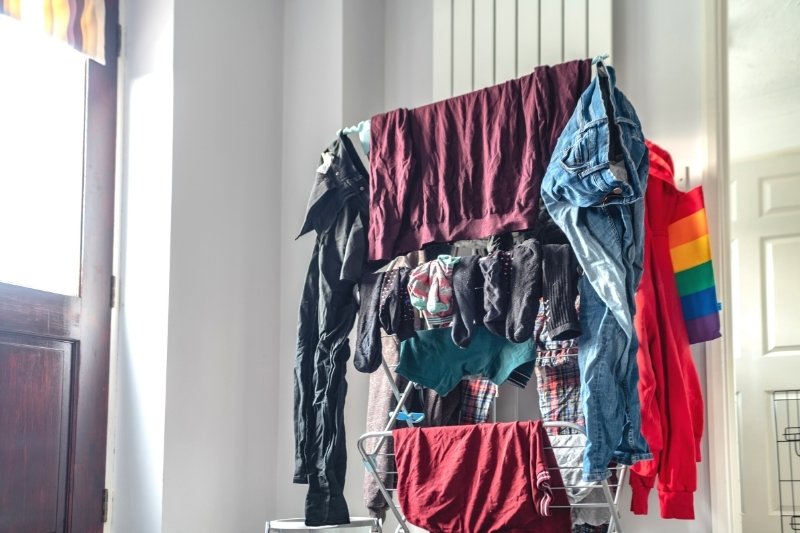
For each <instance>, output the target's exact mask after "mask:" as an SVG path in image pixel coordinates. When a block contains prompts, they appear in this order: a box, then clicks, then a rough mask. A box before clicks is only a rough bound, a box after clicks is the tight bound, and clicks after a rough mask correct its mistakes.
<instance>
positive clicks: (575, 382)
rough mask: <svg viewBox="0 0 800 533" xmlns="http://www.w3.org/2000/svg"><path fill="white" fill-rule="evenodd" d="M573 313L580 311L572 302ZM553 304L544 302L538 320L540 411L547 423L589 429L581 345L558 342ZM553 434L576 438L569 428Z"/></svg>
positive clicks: (552, 429)
mask: <svg viewBox="0 0 800 533" xmlns="http://www.w3.org/2000/svg"><path fill="white" fill-rule="evenodd" d="M572 307H573V309H574V308H575V307H576V304H575V300H573V301H572ZM551 311H552V308H551V306H550V302H549V301H547V300H542V303H541V305H540V306H539V313H538V315H537V316H536V328H535V329H536V331H535V334H534V341H535V343H536V367H535V370H536V386H537V391H538V393H539V411H540V412H541V413H542V420H544V421H546V422H559V421H560V422H572V423H574V424H578V425H579V426H585V425H586V424H585V421H584V418H583V409H582V407H581V378H580V371H579V369H578V341H577V340H576V339H569V340H556V339H554V338H553V336H552V335H551V333H550V329H549V328H550V322H551V320H550V314H551ZM547 431H548V432H550V433H558V434H572V433H573V432H574V430H573V429H570V428H566V427H558V428H548V429H547Z"/></svg>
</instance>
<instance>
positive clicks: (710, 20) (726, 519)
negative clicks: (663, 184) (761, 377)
mask: <svg viewBox="0 0 800 533" xmlns="http://www.w3.org/2000/svg"><path fill="white" fill-rule="evenodd" d="M705 16H706V21H705V27H706V32H705V33H706V34H705V48H706V53H705V61H706V65H705V66H706V68H705V75H706V79H705V94H704V100H705V108H706V131H707V135H708V150H707V153H708V164H707V165H706V169H705V175H704V176H703V183H704V185H705V187H704V193H705V195H706V207H707V210H708V213H707V214H708V219H709V225H710V230H711V235H712V247H713V250H714V270H715V273H716V277H717V280H716V281H717V288H718V291H719V294H718V297H719V298H720V299H721V301H722V314H721V318H722V338H721V339H719V340H716V341H713V342H709V343H706V409H707V412H708V417H707V420H708V424H707V425H708V457H706V458H704V459H705V460H707V461H708V463H709V476H710V484H711V487H710V491H711V528H712V531H714V533H729V532H730V533H741V531H742V509H741V477H740V472H739V439H738V432H737V420H736V392H735V391H736V389H735V384H734V373H733V349H732V343H731V332H732V322H731V313H732V312H734V310H733V309H731V308H730V305H731V275H730V268H731V263H730V261H731V258H730V215H729V208H730V173H729V165H730V159H729V151H728V142H729V141H728V139H729V137H728V117H729V115H728V2H727V0H710V1H709V2H706V13H705Z"/></svg>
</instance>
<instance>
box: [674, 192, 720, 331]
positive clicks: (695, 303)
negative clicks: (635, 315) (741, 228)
mask: <svg viewBox="0 0 800 533" xmlns="http://www.w3.org/2000/svg"><path fill="white" fill-rule="evenodd" d="M667 232H668V234H669V248H670V256H671V258H672V270H673V271H674V272H675V280H676V282H677V284H678V294H679V295H680V298H681V308H682V309H683V319H684V321H685V322H686V330H687V333H688V334H689V342H690V343H691V344H695V343H698V342H705V341H710V340H712V339H716V338H718V337H720V335H721V334H720V321H719V304H718V303H717V288H716V285H715V284H714V267H713V265H712V263H711V242H710V240H709V236H708V219H707V217H706V209H705V203H704V202H703V189H702V187H697V188H695V189H692V190H691V191H689V192H688V193H686V194H685V195H683V196H682V197H681V199H680V201H679V202H678V206H677V208H676V211H675V218H674V219H673V221H672V222H671V223H670V225H669V227H668V228H667Z"/></svg>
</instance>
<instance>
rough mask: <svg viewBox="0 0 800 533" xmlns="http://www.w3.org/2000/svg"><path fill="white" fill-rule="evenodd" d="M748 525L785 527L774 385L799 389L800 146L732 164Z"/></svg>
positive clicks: (739, 393)
mask: <svg viewBox="0 0 800 533" xmlns="http://www.w3.org/2000/svg"><path fill="white" fill-rule="evenodd" d="M731 176H732V179H733V180H734V183H733V185H734V187H733V188H732V190H735V192H736V193H735V195H733V196H732V198H733V199H732V201H733V202H734V205H732V206H731V207H732V209H731V211H732V213H735V217H734V219H733V220H732V221H731V238H732V240H733V242H732V247H731V251H732V258H731V260H732V263H733V264H732V269H731V273H732V288H733V297H734V300H733V302H732V304H733V305H732V307H733V326H734V327H733V341H734V342H733V346H734V357H735V359H734V365H735V373H736V391H737V406H738V410H739V439H740V440H739V442H740V448H741V450H740V453H741V477H742V480H741V481H742V513H743V516H742V525H743V531H744V532H751V531H753V532H755V531H758V532H762V531H763V532H765V533H766V532H772V531H775V532H777V531H780V530H781V529H780V527H781V526H780V516H779V515H780V497H779V490H778V484H779V482H778V472H777V455H776V453H777V452H776V449H777V447H776V444H775V439H776V428H775V423H776V422H775V420H776V418H775V416H774V415H773V401H772V399H773V395H772V393H773V392H774V391H779V390H786V389H800V334H799V333H798V331H800V329H798V324H800V311H799V309H800V308H798V305H797V302H798V298H800V277H798V275H797V271H798V266H800V194H798V192H797V191H798V187H800V154H794V155H780V156H779V155H774V156H769V157H764V158H761V159H758V160H751V161H746V162H738V163H737V162H734V163H732V165H731Z"/></svg>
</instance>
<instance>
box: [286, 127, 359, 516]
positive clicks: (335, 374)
mask: <svg viewBox="0 0 800 533" xmlns="http://www.w3.org/2000/svg"><path fill="white" fill-rule="evenodd" d="M318 170H319V172H318V173H317V175H316V180H315V183H314V188H313V189H312V191H311V198H310V200H309V202H308V209H307V211H306V217H305V221H304V223H303V227H302V229H301V230H300V235H304V234H306V233H308V232H310V231H312V230H313V231H315V232H316V234H317V238H316V241H315V244H314V251H313V253H312V256H311V263H310V265H309V267H308V275H307V276H306V281H305V286H304V288H303V296H302V299H301V301H300V313H299V319H298V329H297V356H296V360H295V369H294V434H295V468H294V477H293V481H294V482H295V483H302V484H308V485H309V488H308V495H307V496H306V506H305V509H306V515H305V517H306V524H307V525H309V526H321V525H332V524H346V523H348V522H349V521H350V515H349V512H348V509H347V502H345V499H344V494H343V488H344V479H345V471H346V468H347V452H346V449H345V435H344V400H345V395H346V392H347V383H346V381H345V367H346V364H347V360H348V359H349V358H350V343H349V341H348V335H349V334H350V330H351V329H353V324H354V323H355V318H356V309H357V303H356V298H355V295H354V289H355V286H356V284H357V283H358V281H359V280H360V279H361V274H362V272H363V269H364V265H365V262H366V230H365V225H366V221H367V193H366V187H367V172H366V169H365V168H364V167H363V165H362V164H361V161H360V160H359V159H358V155H357V153H356V152H355V148H354V147H353V145H352V144H351V142H350V140H349V139H348V138H347V137H346V136H340V137H338V138H337V139H336V140H335V141H334V142H333V143H332V144H331V145H330V147H329V148H328V149H327V150H326V151H325V153H324V154H323V156H322V157H321V164H320V167H319V168H318Z"/></svg>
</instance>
